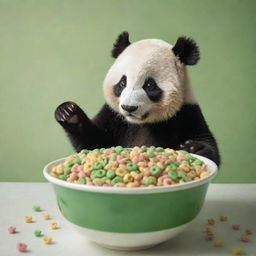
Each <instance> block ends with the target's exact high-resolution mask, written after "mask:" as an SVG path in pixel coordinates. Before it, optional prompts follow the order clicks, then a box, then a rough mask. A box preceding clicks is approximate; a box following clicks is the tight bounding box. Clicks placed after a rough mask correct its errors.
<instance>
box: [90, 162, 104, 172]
mask: <svg viewBox="0 0 256 256" xmlns="http://www.w3.org/2000/svg"><path fill="white" fill-rule="evenodd" d="M102 167H104V166H103V164H102V161H99V162H96V163H95V164H94V165H93V167H92V169H94V170H98V169H101V168H102Z"/></svg>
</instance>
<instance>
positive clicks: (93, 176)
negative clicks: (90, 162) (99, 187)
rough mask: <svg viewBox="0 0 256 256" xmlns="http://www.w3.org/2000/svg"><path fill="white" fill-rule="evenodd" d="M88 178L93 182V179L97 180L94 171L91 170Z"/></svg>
mask: <svg viewBox="0 0 256 256" xmlns="http://www.w3.org/2000/svg"><path fill="white" fill-rule="evenodd" d="M90 178H91V179H92V180H94V179H96V178H98V177H97V173H96V170H93V171H92V172H91V174H90Z"/></svg>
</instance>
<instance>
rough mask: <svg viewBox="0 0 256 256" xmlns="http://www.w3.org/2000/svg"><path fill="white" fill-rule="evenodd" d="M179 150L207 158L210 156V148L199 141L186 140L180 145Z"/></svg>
mask: <svg viewBox="0 0 256 256" xmlns="http://www.w3.org/2000/svg"><path fill="white" fill-rule="evenodd" d="M180 149H182V150H185V151H187V152H189V153H193V154H197V155H201V156H206V157H209V155H211V151H212V150H211V147H210V146H209V145H208V144H206V143H204V142H201V141H195V140H187V141H185V143H184V144H180Z"/></svg>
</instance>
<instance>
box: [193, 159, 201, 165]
mask: <svg viewBox="0 0 256 256" xmlns="http://www.w3.org/2000/svg"><path fill="white" fill-rule="evenodd" d="M194 164H196V165H202V164H203V161H201V160H199V159H196V160H195V161H194Z"/></svg>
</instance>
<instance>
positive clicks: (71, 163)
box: [66, 161, 74, 167]
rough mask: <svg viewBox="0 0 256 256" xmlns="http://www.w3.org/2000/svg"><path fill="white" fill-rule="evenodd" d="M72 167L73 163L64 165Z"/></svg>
mask: <svg viewBox="0 0 256 256" xmlns="http://www.w3.org/2000/svg"><path fill="white" fill-rule="evenodd" d="M73 165H74V163H73V161H72V162H69V163H67V165H66V166H68V167H72V166H73Z"/></svg>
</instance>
